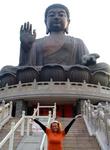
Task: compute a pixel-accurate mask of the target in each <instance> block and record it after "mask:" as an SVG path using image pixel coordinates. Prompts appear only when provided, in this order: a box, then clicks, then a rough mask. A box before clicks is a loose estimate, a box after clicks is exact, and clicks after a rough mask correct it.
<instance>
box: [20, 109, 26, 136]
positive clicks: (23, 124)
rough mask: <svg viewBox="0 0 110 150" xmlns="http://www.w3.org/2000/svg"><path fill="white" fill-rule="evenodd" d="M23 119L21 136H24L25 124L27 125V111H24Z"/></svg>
mask: <svg viewBox="0 0 110 150" xmlns="http://www.w3.org/2000/svg"><path fill="white" fill-rule="evenodd" d="M22 118H23V121H22V123H21V136H24V126H25V111H22Z"/></svg>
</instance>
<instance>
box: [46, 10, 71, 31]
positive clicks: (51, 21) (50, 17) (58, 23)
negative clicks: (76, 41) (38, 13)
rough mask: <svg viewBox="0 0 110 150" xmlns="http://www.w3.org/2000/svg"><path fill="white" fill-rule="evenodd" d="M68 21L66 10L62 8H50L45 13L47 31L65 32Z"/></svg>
mask: <svg viewBox="0 0 110 150" xmlns="http://www.w3.org/2000/svg"><path fill="white" fill-rule="evenodd" d="M69 22H70V21H69V19H68V17H67V14H66V11H65V10H64V9H63V8H52V9H50V10H49V11H48V13H47V18H46V25H47V28H48V30H49V32H59V31H64V32H65V30H66V28H67V27H68V25H69Z"/></svg>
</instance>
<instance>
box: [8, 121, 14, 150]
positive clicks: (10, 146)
mask: <svg viewBox="0 0 110 150" xmlns="http://www.w3.org/2000/svg"><path fill="white" fill-rule="evenodd" d="M14 126H15V122H12V123H11V130H12V135H11V136H10V139H9V150H13V144H14Z"/></svg>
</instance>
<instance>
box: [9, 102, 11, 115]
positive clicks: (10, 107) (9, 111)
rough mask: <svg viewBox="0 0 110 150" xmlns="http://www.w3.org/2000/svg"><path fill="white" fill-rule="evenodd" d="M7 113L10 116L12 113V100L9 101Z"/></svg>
mask: <svg viewBox="0 0 110 150" xmlns="http://www.w3.org/2000/svg"><path fill="white" fill-rule="evenodd" d="M9 115H10V117H11V115H12V101H10V110H9Z"/></svg>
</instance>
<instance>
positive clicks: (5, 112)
mask: <svg viewBox="0 0 110 150" xmlns="http://www.w3.org/2000/svg"><path fill="white" fill-rule="evenodd" d="M11 114H12V102H11V101H10V102H9V103H7V104H5V101H4V100H3V101H2V103H1V105H0V129H1V128H2V126H3V125H4V124H5V123H6V122H8V121H9V119H10V118H11Z"/></svg>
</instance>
